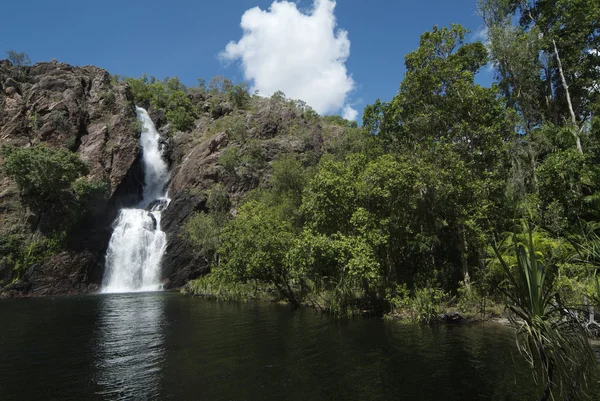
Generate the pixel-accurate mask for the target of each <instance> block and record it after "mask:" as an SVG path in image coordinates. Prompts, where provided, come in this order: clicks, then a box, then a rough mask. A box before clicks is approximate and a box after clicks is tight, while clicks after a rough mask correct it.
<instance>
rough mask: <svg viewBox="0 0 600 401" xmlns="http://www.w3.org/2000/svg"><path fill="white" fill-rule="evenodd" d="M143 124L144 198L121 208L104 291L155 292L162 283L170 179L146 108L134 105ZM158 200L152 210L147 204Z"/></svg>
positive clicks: (103, 286) (111, 240)
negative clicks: (163, 215)
mask: <svg viewBox="0 0 600 401" xmlns="http://www.w3.org/2000/svg"><path fill="white" fill-rule="evenodd" d="M136 112H137V117H138V119H139V120H140V122H141V123H142V134H141V136H140V145H141V147H142V149H143V154H142V156H143V157H142V163H143V167H144V190H143V198H142V201H141V202H140V204H139V205H138V207H137V208H128V209H121V211H120V212H119V216H118V217H117V219H116V220H115V223H114V224H113V226H114V231H113V234H112V236H111V238H110V242H109V244H108V250H107V252H106V266H105V271H104V278H103V280H102V289H101V291H102V292H104V293H121V292H136V291H157V290H160V288H161V284H160V279H161V277H160V276H161V270H160V267H161V260H162V257H163V255H164V253H165V249H166V246H167V238H166V234H165V233H164V232H163V231H162V230H161V227H160V217H161V211H162V209H163V208H164V207H165V205H168V201H169V199H168V198H167V195H166V192H165V189H166V185H167V182H168V180H169V172H168V169H167V164H166V163H165V161H164V160H163V158H162V152H161V149H160V142H159V140H160V136H159V134H158V132H157V131H156V128H155V127H154V123H153V122H152V120H151V119H150V116H149V115H148V113H147V112H146V110H144V109H142V108H140V107H137V108H136ZM157 200H163V201H166V202H160V203H158V204H157V206H155V207H154V208H153V209H152V210H151V211H148V210H146V209H147V208H148V206H149V205H150V204H152V203H153V202H155V201H157Z"/></svg>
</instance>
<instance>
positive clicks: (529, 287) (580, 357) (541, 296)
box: [494, 226, 597, 399]
mask: <svg viewBox="0 0 600 401" xmlns="http://www.w3.org/2000/svg"><path fill="white" fill-rule="evenodd" d="M524 232H525V235H526V240H525V242H524V243H523V242H521V241H520V240H519V238H518V237H517V235H516V234H515V235H513V238H512V246H513V247H514V254H515V256H516V263H515V265H514V267H513V268H511V266H510V265H509V262H507V261H506V260H505V259H504V257H503V256H502V255H501V253H500V251H499V249H498V247H496V246H494V252H495V254H496V257H497V258H498V261H499V262H500V264H501V265H502V268H503V269H504V272H505V274H506V277H507V280H508V283H507V286H506V287H505V293H506V296H507V303H508V304H507V306H508V308H509V309H510V310H511V311H512V312H513V313H514V315H515V317H516V319H517V320H515V325H516V326H517V339H518V346H519V351H520V352H521V354H522V355H523V356H524V357H525V359H526V360H527V361H528V362H529V364H530V365H531V367H532V369H534V370H535V371H536V372H537V373H538V374H539V375H540V376H541V378H542V381H543V383H544V385H545V399H547V398H548V397H549V396H552V397H554V394H558V395H559V396H560V397H565V396H569V397H575V398H577V399H580V398H581V397H582V396H584V395H585V394H586V389H587V380H588V377H589V375H590V374H591V373H594V372H595V371H596V364H597V362H596V360H595V357H594V354H593V352H592V350H591V348H590V344H589V341H588V339H587V335H586V333H585V331H584V328H583V325H582V324H581V322H580V321H579V319H578V318H577V317H576V316H575V315H574V314H573V313H571V312H569V311H568V309H567V307H566V305H564V304H562V301H561V299H560V297H557V295H556V290H555V288H554V279H553V277H554V276H553V270H554V269H556V266H553V265H551V264H547V265H545V264H544V263H543V262H542V260H541V258H540V252H539V250H538V249H537V248H536V246H535V244H534V240H533V237H534V236H533V229H532V227H531V226H527V227H526V228H525V230H524Z"/></svg>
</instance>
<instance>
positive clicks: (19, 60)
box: [6, 50, 31, 68]
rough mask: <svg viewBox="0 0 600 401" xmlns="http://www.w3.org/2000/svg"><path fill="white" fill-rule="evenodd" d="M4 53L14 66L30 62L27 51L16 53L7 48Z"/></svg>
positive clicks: (23, 65) (22, 65) (21, 66)
mask: <svg viewBox="0 0 600 401" xmlns="http://www.w3.org/2000/svg"><path fill="white" fill-rule="evenodd" d="M6 55H7V56H8V60H9V61H10V62H11V63H12V65H14V66H15V67H18V68H23V67H26V66H28V65H30V64H31V59H30V58H29V56H28V55H27V53H18V52H16V51H14V50H7V51H6Z"/></svg>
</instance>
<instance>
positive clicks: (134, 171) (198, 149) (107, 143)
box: [0, 61, 335, 295]
mask: <svg viewBox="0 0 600 401" xmlns="http://www.w3.org/2000/svg"><path fill="white" fill-rule="evenodd" d="M0 96H1V97H0V105H1V109H0V145H3V144H11V145H17V146H32V145H36V144H38V143H44V144H46V145H47V146H50V147H54V148H64V149H69V150H71V151H73V152H76V153H78V154H79V155H80V156H81V158H82V159H83V160H84V161H86V162H87V164H88V165H89V168H90V174H89V176H88V179H90V180H100V181H104V182H106V183H107V184H108V189H109V190H108V192H109V199H108V201H107V202H106V204H105V205H103V207H102V208H101V210H100V211H98V212H97V213H96V215H94V216H93V219H92V221H90V222H88V223H87V224H86V225H84V226H83V227H81V229H80V230H79V232H77V235H75V236H74V238H72V239H71V240H70V241H69V246H68V249H67V250H66V251H64V252H61V253H59V254H57V255H53V256H52V257H49V258H47V259H46V260H45V261H43V262H42V263H37V264H34V265H32V266H30V267H29V268H28V270H27V271H26V273H25V274H24V276H23V277H22V278H21V279H20V280H18V281H17V282H15V283H12V284H11V285H8V286H7V277H10V272H7V268H6V265H5V266H3V264H2V262H1V260H2V255H0V295H1V294H2V292H4V295H7V294H9V295H18V294H33V295H48V294H70V293H80V292H90V291H95V290H96V289H97V288H98V286H99V284H100V283H101V281H102V274H103V270H104V254H105V252H106V248H107V245H108V241H109V239H110V235H111V232H112V228H111V223H112V221H113V220H114V218H115V217H116V216H117V213H118V210H119V208H121V207H123V206H128V205H134V204H136V203H137V202H138V201H139V199H140V196H141V190H142V185H143V171H142V170H141V163H140V162H139V160H140V157H141V155H140V148H139V145H138V143H139V136H140V132H139V131H140V127H139V124H136V117H135V107H134V99H133V95H132V90H131V88H130V87H129V86H128V85H127V84H126V83H123V82H117V81H116V80H112V79H111V78H110V76H109V74H108V73H107V72H106V71H104V70H102V69H99V68H96V67H90V66H88V67H72V66H69V65H66V64H61V63H56V62H51V63H39V64H36V65H34V66H33V67H24V68H16V67H13V66H12V65H10V63H9V62H8V61H2V62H0ZM187 97H188V98H189V100H190V101H191V103H192V104H193V107H194V110H195V112H194V113H195V114H194V118H195V123H194V125H193V129H191V130H190V131H189V132H180V131H177V130H175V129H174V128H173V127H172V126H171V125H170V124H169V123H168V119H167V118H166V114H165V110H164V109H157V108H154V107H153V106H150V105H148V104H142V105H143V106H146V107H148V111H149V114H150V116H151V117H152V119H153V121H154V123H155V125H156V126H157V127H158V129H159V131H160V132H161V135H162V137H163V138H162V139H163V144H164V154H165V156H166V158H167V159H168V161H169V164H170V167H171V180H170V185H169V196H170V197H171V198H172V201H171V203H170V206H169V207H168V208H167V209H166V210H165V211H164V212H163V216H162V226H163V227H162V228H163V230H164V231H165V232H166V233H167V238H168V247H167V252H166V255H165V257H164V260H163V279H164V284H165V286H166V287H167V288H177V287H180V286H182V285H184V284H185V283H186V282H187V281H188V280H190V279H193V278H196V277H198V276H199V275H201V274H203V273H205V272H207V271H208V269H209V266H208V263H207V262H206V260H205V259H204V258H202V255H199V254H198V253H196V252H195V250H194V249H191V248H190V246H189V244H188V243H187V241H186V239H185V238H184V236H183V234H182V228H183V227H184V225H185V223H186V222H187V221H188V219H189V218H190V217H191V216H193V215H194V213H196V212H205V211H206V210H207V208H206V197H207V192H208V191H209V190H210V189H211V188H213V187H214V186H215V184H217V183H219V184H221V185H223V187H224V188H225V189H226V190H227V192H228V194H229V197H230V200H231V213H232V214H234V215H235V212H236V208H237V206H238V204H239V202H240V201H241V200H242V199H243V197H244V196H245V195H246V194H247V193H248V192H249V191H251V190H252V189H254V188H257V187H260V186H265V185H268V182H269V177H270V171H271V170H270V164H271V162H272V161H273V160H275V159H276V158H277V157H278V156H279V155H281V154H295V155H296V156H297V157H298V158H300V159H301V160H304V162H305V163H306V164H314V163H316V161H318V159H319V157H320V155H321V153H322V152H323V149H324V147H326V145H324V144H323V135H322V127H321V126H320V124H319V123H318V122H316V120H315V119H314V118H310V114H308V117H307V114H306V113H305V112H304V111H303V110H304V109H303V106H301V107H297V106H296V105H295V104H294V103H293V102H289V101H286V100H285V99H283V100H282V99H275V98H273V99H261V98H256V97H255V98H253V99H252V101H251V105H250V106H248V105H246V106H244V107H238V106H234V105H233V104H232V103H231V102H230V101H229V99H228V98H227V96H226V95H225V94H224V93H223V92H220V93H214V92H213V93H207V92H202V93H199V92H197V91H196V92H192V93H188V95H187ZM333 134H335V129H334V130H333ZM334 136H335V135H334ZM224 156H227V157H226V158H225V157H224ZM1 157H2V156H1V155H0V164H1V163H2V159H1ZM225 159H227V160H228V162H227V163H225V162H224V160H225ZM225 164H227V165H225ZM35 221H36V219H35V216H34V215H33V212H32V211H31V210H29V209H28V208H27V206H26V205H25V203H23V202H22V199H21V198H20V194H19V191H18V188H17V186H16V184H14V183H13V182H12V181H11V180H10V179H9V178H8V177H7V176H6V175H5V174H4V173H3V172H2V171H0V239H2V236H7V235H12V234H21V235H23V236H25V237H35V236H36V235H38V234H39V233H38V231H39V230H38V228H37V227H36V224H35ZM3 285H4V290H2V286H3Z"/></svg>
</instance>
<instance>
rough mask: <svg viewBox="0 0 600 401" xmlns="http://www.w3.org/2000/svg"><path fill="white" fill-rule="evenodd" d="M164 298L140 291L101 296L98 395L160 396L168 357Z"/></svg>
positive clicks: (96, 377)
mask: <svg viewBox="0 0 600 401" xmlns="http://www.w3.org/2000/svg"><path fill="white" fill-rule="evenodd" d="M164 300H165V298H163V297H157V296H153V295H152V294H139V293H138V294H121V295H111V296H104V297H102V298H101V301H100V307H99V309H100V311H99V317H98V326H97V332H96V338H97V340H96V341H97V348H96V363H95V367H96V372H97V374H96V376H95V377H94V382H95V383H96V384H97V385H98V387H99V390H98V391H97V393H96V394H99V395H102V396H104V398H105V399H111V400H121V399H132V398H135V399H153V398H156V397H157V395H158V392H159V384H160V378H161V374H162V372H161V365H162V362H163V360H164V358H165V349H164V332H163V331H164V325H165V314H164Z"/></svg>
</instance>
